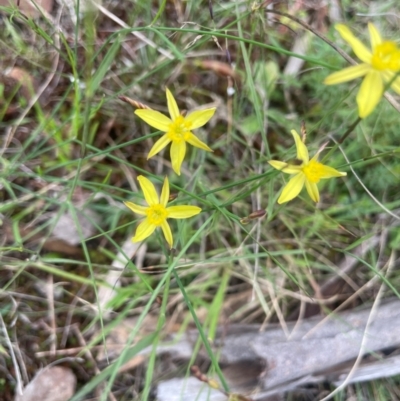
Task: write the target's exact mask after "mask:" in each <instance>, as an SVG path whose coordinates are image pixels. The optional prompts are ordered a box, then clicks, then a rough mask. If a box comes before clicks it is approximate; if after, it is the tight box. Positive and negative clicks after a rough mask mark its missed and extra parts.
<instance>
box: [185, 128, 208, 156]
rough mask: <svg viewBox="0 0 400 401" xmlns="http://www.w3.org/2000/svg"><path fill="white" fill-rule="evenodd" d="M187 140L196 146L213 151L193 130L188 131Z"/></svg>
mask: <svg viewBox="0 0 400 401" xmlns="http://www.w3.org/2000/svg"><path fill="white" fill-rule="evenodd" d="M186 142H187V143H190V144H191V145H192V146H195V147H196V148H200V149H203V150H206V151H207V152H213V150H212V149H211V148H209V147H208V146H207V145H206V144H205V143H204V142H202V141H200V139H199V138H197V136H196V135H193V134H192V133H191V132H188V133H186Z"/></svg>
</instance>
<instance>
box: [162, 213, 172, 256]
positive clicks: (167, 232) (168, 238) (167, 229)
mask: <svg viewBox="0 0 400 401" xmlns="http://www.w3.org/2000/svg"><path fill="white" fill-rule="evenodd" d="M161 229H162V231H163V233H164V237H165V239H166V241H167V242H168V245H169V247H170V249H171V248H172V245H173V243H174V240H173V238H172V232H171V227H170V226H169V224H168V223H167V220H165V221H163V222H162V224H161Z"/></svg>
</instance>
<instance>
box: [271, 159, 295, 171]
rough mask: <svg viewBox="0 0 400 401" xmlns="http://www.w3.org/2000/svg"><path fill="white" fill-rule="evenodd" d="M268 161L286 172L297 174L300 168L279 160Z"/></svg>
mask: <svg viewBox="0 0 400 401" xmlns="http://www.w3.org/2000/svg"><path fill="white" fill-rule="evenodd" d="M268 163H269V164H270V165H271V166H272V167H273V168H276V169H277V170H280V171H282V172H284V173H286V174H297V173H299V172H300V170H301V166H294V165H292V164H288V163H285V162H280V161H278V160H269V161H268Z"/></svg>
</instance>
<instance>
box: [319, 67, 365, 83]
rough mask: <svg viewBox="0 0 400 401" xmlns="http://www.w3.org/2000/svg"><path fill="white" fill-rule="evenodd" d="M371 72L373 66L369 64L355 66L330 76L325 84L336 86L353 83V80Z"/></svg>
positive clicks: (325, 80)
mask: <svg viewBox="0 0 400 401" xmlns="http://www.w3.org/2000/svg"><path fill="white" fill-rule="evenodd" d="M370 70H371V66H370V65H369V64H359V65H353V66H352V67H347V68H344V69H343V70H340V71H338V72H334V73H333V74H331V75H328V76H327V77H326V78H325V79H324V84H325V85H336V84H341V83H342V82H347V81H352V80H353V79H356V78H359V77H362V76H364V75H366V74H367V73H368V71H370Z"/></svg>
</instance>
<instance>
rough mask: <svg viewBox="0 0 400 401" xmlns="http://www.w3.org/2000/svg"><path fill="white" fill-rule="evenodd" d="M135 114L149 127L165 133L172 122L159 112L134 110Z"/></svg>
mask: <svg viewBox="0 0 400 401" xmlns="http://www.w3.org/2000/svg"><path fill="white" fill-rule="evenodd" d="M135 114H136V115H137V116H138V117H140V118H141V119H142V120H143V121H145V122H146V123H147V124H149V125H150V126H151V127H153V128H156V129H158V130H160V131H164V132H167V131H168V130H169V126H170V125H171V123H172V120H171V119H170V118H168V117H167V116H164V114H161V113H160V112H159V111H155V110H142V109H140V110H136V111H135Z"/></svg>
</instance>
